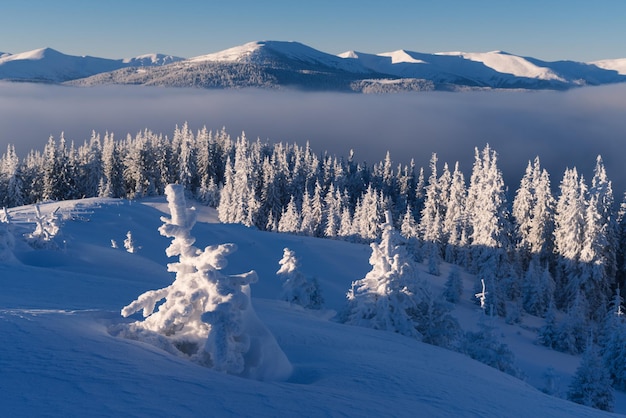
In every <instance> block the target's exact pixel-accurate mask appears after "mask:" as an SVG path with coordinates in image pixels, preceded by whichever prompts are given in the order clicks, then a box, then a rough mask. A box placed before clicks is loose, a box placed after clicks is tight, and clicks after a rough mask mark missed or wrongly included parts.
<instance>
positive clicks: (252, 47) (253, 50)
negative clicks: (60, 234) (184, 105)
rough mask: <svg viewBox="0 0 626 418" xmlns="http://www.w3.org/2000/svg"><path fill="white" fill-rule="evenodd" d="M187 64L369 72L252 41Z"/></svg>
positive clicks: (298, 46)
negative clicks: (297, 65)
mask: <svg viewBox="0 0 626 418" xmlns="http://www.w3.org/2000/svg"><path fill="white" fill-rule="evenodd" d="M187 61H188V62H191V63H194V62H222V63H250V64H258V65H265V64H276V63H283V64H291V63H300V64H307V65H314V66H319V65H321V66H325V67H330V68H333V69H338V70H343V71H348V72H353V73H365V72H368V70H366V69H365V68H364V67H363V66H362V65H361V64H360V63H358V62H355V61H352V60H350V61H348V60H345V59H343V58H342V57H339V56H336V55H331V54H328V53H326V52H322V51H319V50H317V49H314V48H311V47H310V46H307V45H304V44H302V43H300V42H295V41H255V42H248V43H247V44H244V45H241V46H236V47H233V48H229V49H225V50H223V51H219V52H215V53H212V54H208V55H201V56H198V57H193V58H190V59H189V60H187Z"/></svg>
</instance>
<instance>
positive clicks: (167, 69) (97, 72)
mask: <svg viewBox="0 0 626 418" xmlns="http://www.w3.org/2000/svg"><path fill="white" fill-rule="evenodd" d="M625 60H626V59H621V60H620V59H616V60H604V61H597V62H592V63H581V62H575V61H558V62H547V61H542V60H539V59H536V58H532V57H521V56H517V55H514V54H510V53H507V52H503V51H492V52H484V53H467V52H441V53H434V54H433V53H421V52H413V51H405V50H397V51H392V52H384V53H380V54H370V53H362V52H356V51H348V52H345V53H343V54H339V55H332V54H328V53H325V52H322V51H318V50H316V49H314V48H311V47H309V46H307V45H304V44H302V43H299V42H285V41H256V42H249V43H247V44H244V45H241V46H235V47H232V48H229V49H226V50H224V51H219V52H215V53H211V54H207V55H201V56H197V57H193V58H189V59H182V58H178V57H173V56H169V55H162V54H147V55H142V56H139V57H136V58H131V59H124V60H109V59H103V58H96V57H74V56H69V55H65V54H62V53H60V52H58V51H55V50H53V49H50V48H44V49H39V50H34V51H29V52H24V53H21V54H14V55H11V54H5V55H2V56H0V79H8V80H30V81H48V82H64V81H70V84H75V85H84V86H90V85H98V84H143V85H161V86H175V87H192V86H194V87H205V88H233V87H272V88H278V87H297V88H306V89H309V90H352V91H359V92H364V93H381V92H396V91H416V90H419V91H422V90H433V89H438V90H459V89H460V90H464V89H490V88H505V89H566V88H571V87H576V86H581V85H599V84H607V83H616V82H624V81H626V68H625V64H624V62H625ZM390 79H391V80H396V81H398V80H403V82H401V83H398V82H396V83H393V84H390V83H389V80H390ZM78 80H80V81H78ZM371 80H378V81H377V82H375V83H374V82H372V81H371ZM364 82H365V85H362V83H364Z"/></svg>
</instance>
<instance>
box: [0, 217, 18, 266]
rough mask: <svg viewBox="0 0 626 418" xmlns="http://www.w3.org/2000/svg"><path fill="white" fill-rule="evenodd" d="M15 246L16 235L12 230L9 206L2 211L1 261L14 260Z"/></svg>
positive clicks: (0, 229) (0, 234)
mask: <svg viewBox="0 0 626 418" xmlns="http://www.w3.org/2000/svg"><path fill="white" fill-rule="evenodd" d="M14 246H15V236H14V235H13V232H12V231H11V219H10V217H9V213H8V212H7V208H6V207H4V208H3V209H2V211H0V262H9V261H14V260H15V256H14V255H13V248H14Z"/></svg>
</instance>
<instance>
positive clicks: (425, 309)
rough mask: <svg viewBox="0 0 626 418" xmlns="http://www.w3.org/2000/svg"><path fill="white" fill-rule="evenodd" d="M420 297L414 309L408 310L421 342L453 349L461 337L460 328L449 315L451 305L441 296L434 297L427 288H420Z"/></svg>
mask: <svg viewBox="0 0 626 418" xmlns="http://www.w3.org/2000/svg"><path fill="white" fill-rule="evenodd" d="M420 295H421V297H420V298H419V300H418V302H417V305H416V307H415V308H412V309H410V314H411V316H412V317H413V320H414V321H415V327H416V328H417V331H418V332H419V333H420V334H421V336H422V342H425V343H427V344H432V345H437V346H439V347H444V348H448V349H452V348H454V347H455V345H456V343H457V341H458V339H459V336H460V335H461V327H460V325H459V323H458V321H457V320H456V318H455V317H453V316H452V315H451V314H450V311H451V310H452V307H451V304H450V303H449V302H447V301H446V300H445V299H444V298H443V295H440V296H438V297H435V296H434V295H433V294H432V292H431V290H430V288H429V287H428V286H422V288H421V289H420Z"/></svg>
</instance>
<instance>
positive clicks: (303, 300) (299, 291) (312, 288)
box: [276, 248, 324, 309]
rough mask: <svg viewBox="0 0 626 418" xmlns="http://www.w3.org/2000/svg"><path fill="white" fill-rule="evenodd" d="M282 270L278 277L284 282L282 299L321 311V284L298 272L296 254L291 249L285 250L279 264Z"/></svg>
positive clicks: (279, 271) (278, 272) (322, 301)
mask: <svg viewBox="0 0 626 418" xmlns="http://www.w3.org/2000/svg"><path fill="white" fill-rule="evenodd" d="M278 264H280V269H278V271H277V272H276V275H277V276H278V277H279V278H280V279H281V280H282V281H283V291H282V295H281V298H282V299H283V300H286V301H287V302H290V303H294V304H296V305H300V306H303V307H305V308H309V309H320V308H321V307H322V305H323V303H324V299H323V298H322V294H321V292H320V289H319V284H318V282H317V280H315V279H308V278H307V277H305V276H304V275H303V274H302V273H301V272H300V270H298V259H297V258H296V254H295V253H294V252H293V251H292V250H290V249H289V248H285V249H284V250H283V258H282V259H281V260H280V261H279V262H278Z"/></svg>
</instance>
